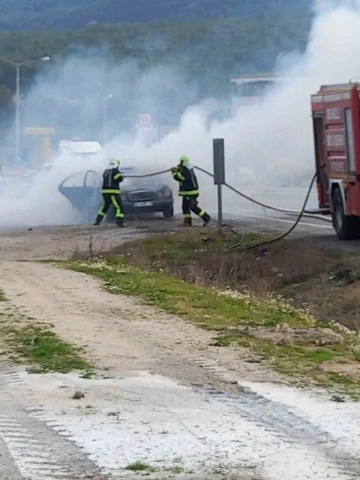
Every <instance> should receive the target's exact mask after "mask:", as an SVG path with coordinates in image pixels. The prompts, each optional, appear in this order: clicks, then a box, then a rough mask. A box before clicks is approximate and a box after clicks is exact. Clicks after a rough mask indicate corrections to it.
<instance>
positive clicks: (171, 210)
mask: <svg viewBox="0 0 360 480" xmlns="http://www.w3.org/2000/svg"><path fill="white" fill-rule="evenodd" d="M163 215H164V218H172V217H173V216H174V207H169V208H167V209H166V210H163Z"/></svg>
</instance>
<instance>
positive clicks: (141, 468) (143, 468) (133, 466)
mask: <svg viewBox="0 0 360 480" xmlns="http://www.w3.org/2000/svg"><path fill="white" fill-rule="evenodd" d="M125 470H131V471H132V472H156V468H154V467H151V466H150V465H148V464H147V463H143V462H135V463H130V464H129V465H127V466H126V467H125Z"/></svg>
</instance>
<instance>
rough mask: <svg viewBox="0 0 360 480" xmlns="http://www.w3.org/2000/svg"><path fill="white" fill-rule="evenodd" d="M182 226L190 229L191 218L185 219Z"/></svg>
mask: <svg viewBox="0 0 360 480" xmlns="http://www.w3.org/2000/svg"><path fill="white" fill-rule="evenodd" d="M183 225H184V227H192V218H191V217H185V218H184V223H183Z"/></svg>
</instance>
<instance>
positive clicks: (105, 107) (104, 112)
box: [96, 93, 114, 145]
mask: <svg viewBox="0 0 360 480" xmlns="http://www.w3.org/2000/svg"><path fill="white" fill-rule="evenodd" d="M96 96H97V97H99V98H101V99H102V101H103V145H105V144H106V110H107V103H108V100H110V99H111V98H113V96H114V95H113V94H112V93H109V94H108V95H105V96H103V95H100V93H97V94H96Z"/></svg>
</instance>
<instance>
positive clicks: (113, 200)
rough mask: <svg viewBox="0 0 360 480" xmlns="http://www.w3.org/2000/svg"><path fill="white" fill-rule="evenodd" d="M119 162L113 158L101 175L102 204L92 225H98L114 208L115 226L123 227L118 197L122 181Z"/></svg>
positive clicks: (122, 216)
mask: <svg viewBox="0 0 360 480" xmlns="http://www.w3.org/2000/svg"><path fill="white" fill-rule="evenodd" d="M119 166H120V161H119V159H117V158H113V159H111V161H110V165H109V167H108V168H107V169H106V170H105V171H104V173H103V184H102V190H101V192H102V196H103V204H102V205H101V207H100V210H99V212H98V214H97V217H96V220H95V223H94V225H100V223H101V221H102V219H103V218H104V216H105V215H106V213H107V211H108V210H109V208H110V207H111V205H113V206H114V209H115V218H116V224H117V226H118V227H122V226H123V225H124V213H123V209H122V202H121V197H120V183H121V182H122V181H123V180H124V176H123V175H122V174H121V173H120V171H119Z"/></svg>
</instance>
